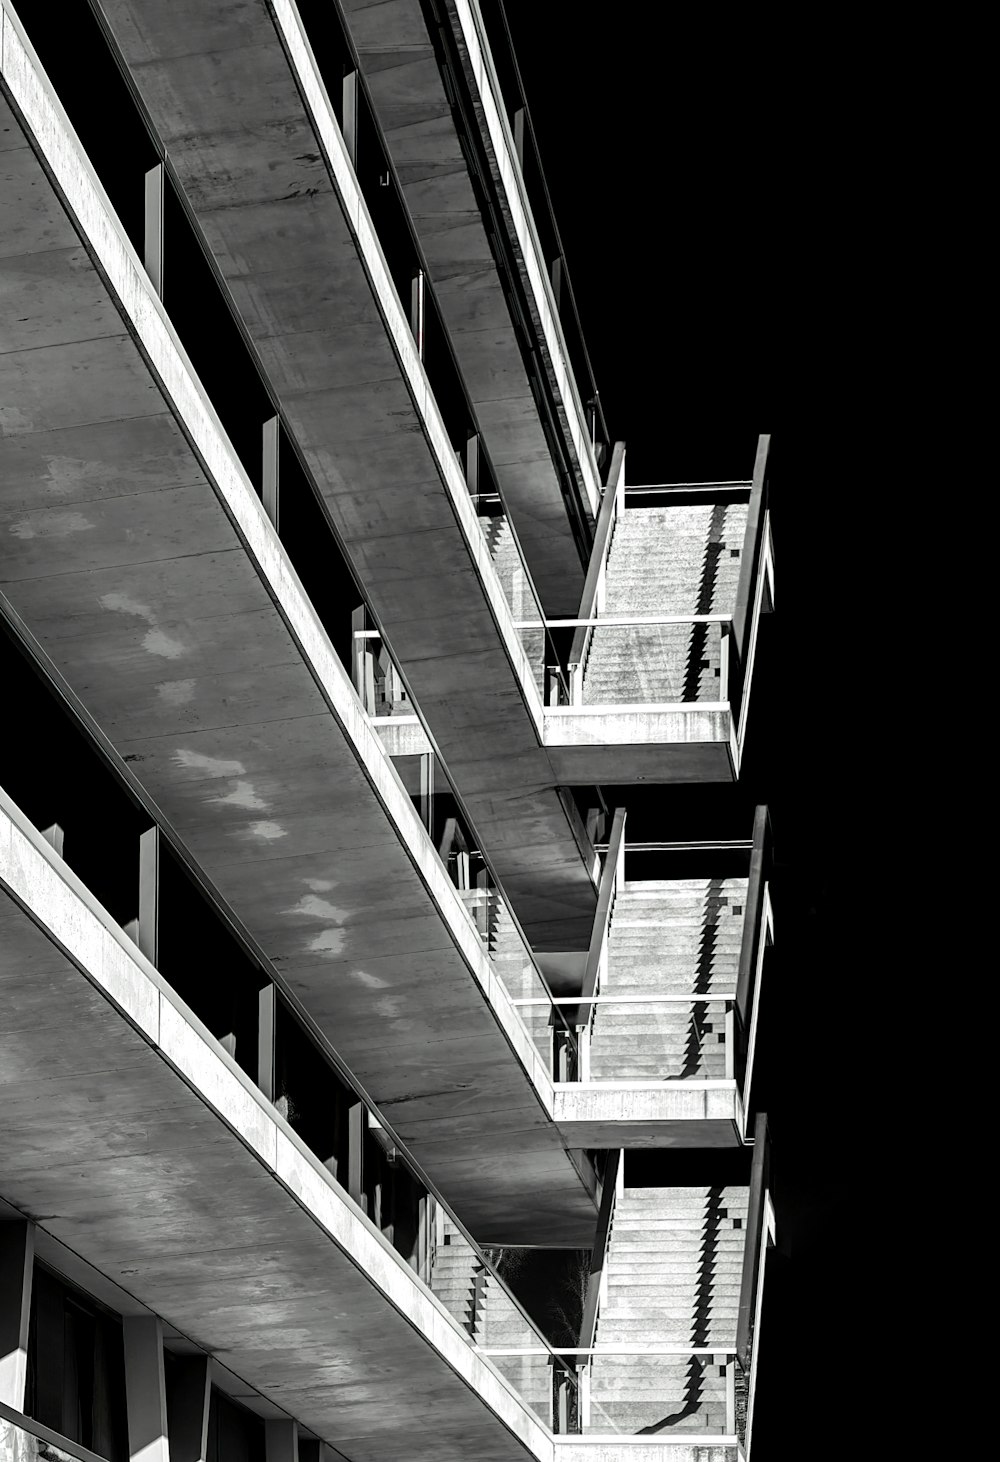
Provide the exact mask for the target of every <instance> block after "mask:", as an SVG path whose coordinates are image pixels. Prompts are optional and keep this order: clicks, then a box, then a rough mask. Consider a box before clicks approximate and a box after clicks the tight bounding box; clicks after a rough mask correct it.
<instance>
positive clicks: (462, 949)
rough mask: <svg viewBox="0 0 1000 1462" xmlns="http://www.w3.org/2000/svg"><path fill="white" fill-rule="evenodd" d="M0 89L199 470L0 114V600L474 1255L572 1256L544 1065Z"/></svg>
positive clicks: (107, 265) (129, 291) (72, 164)
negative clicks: (3, 301)
mask: <svg viewBox="0 0 1000 1462" xmlns="http://www.w3.org/2000/svg"><path fill="white" fill-rule="evenodd" d="M3 74H4V77H5V79H6V80H7V81H8V82H9V83H10V84H11V85H12V86H14V87H16V88H17V89H18V91H19V94H20V96H21V97H22V101H23V104H24V105H25V106H28V105H30V106H31V107H32V108H33V111H34V113H35V115H34V122H33V125H34V126H35V127H36V129H37V132H38V133H39V134H40V140H41V142H42V145H43V146H44V147H45V149H46V153H47V155H48V156H49V157H50V158H51V159H52V162H53V166H55V167H56V168H57V170H58V171H59V175H60V178H61V182H62V184H63V186H64V187H65V190H66V193H67V198H68V201H69V204H70V206H71V207H73V209H74V212H75V215H76V216H77V217H78V218H79V219H80V221H81V227H82V229H83V231H84V232H85V233H86V234H88V235H89V236H90V237H93V238H95V239H97V240H98V241H99V244H100V248H101V251H102V253H101V259H102V267H103V268H104V269H105V270H106V272H107V275H108V277H109V279H110V280H111V282H112V285H113V287H114V289H115V292H116V294H117V295H118V297H119V298H120V299H122V300H123V302H124V304H125V307H126V312H127V314H128V316H129V318H130V320H132V321H135V322H138V324H137V325H134V326H133V328H135V329H137V331H138V333H139V334H140V335H141V338H142V343H143V349H144V350H145V351H146V352H147V355H148V358H149V359H150V361H151V362H152V363H153V366H154V368H155V370H156V372H157V375H158V376H159V378H160V379H161V380H163V381H165V382H167V383H168V388H169V394H170V400H171V401H172V402H173V403H174V404H175V405H176V406H177V407H178V409H179V410H181V411H182V412H183V414H184V419H185V423H186V425H187V428H188V430H189V431H190V432H191V434H192V436H193V438H194V440H195V442H196V444H197V447H198V452H199V453H200V456H201V459H202V461H204V462H205V463H206V464H207V465H208V467H209V469H210V471H211V474H212V476H211V478H210V479H209V478H208V477H206V474H205V472H204V471H203V470H202V468H201V467H200V466H199V462H198V459H197V457H196V456H195V454H194V452H193V451H192V449H191V447H190V446H189V445H188V442H187V440H186V439H185V436H184V434H183V433H182V431H181V429H180V427H179V425H178V423H177V421H176V420H175V417H174V415H173V414H172V413H171V411H170V410H169V409H168V407H167V403H166V401H165V399H164V396H163V395H162V394H161V392H160V390H159V389H158V386H157V381H156V378H155V377H154V376H153V375H152V374H151V373H150V369H149V368H148V366H147V364H146V362H145V361H144V359H143V356H142V355H141V354H140V352H139V349H138V348H137V345H136V343H135V341H134V340H133V338H132V335H131V334H130V331H129V329H127V328H126V325H125V323H124V320H123V318H122V315H121V314H119V312H118V310H117V309H116V308H115V306H114V304H113V302H112V298H111V296H110V295H109V293H108V290H107V287H106V286H105V284H104V283H103V282H102V280H101V277H100V276H99V274H98V272H97V270H96V269H95V267H94V265H93V264H92V262H91V260H90V258H89V257H88V255H87V253H86V252H85V251H84V250H83V249H82V247H81V245H80V242H79V238H78V237H77V235H76V233H75V231H74V229H73V227H72V226H71V224H70V221H69V218H68V217H67V215H66V213H65V212H64V211H63V209H62V207H61V205H60V203H59V201H58V199H57V197H56V194H55V192H54V191H53V188H52V186H51V184H50V183H49V181H48V179H47V178H46V175H45V173H44V172H43V171H42V168H41V166H40V164H39V162H38V161H37V158H36V156H35V154H34V152H33V151H32V150H31V149H30V148H29V147H28V145H27V142H26V139H25V137H24V134H23V133H22V132H21V131H20V128H19V126H18V124H17V123H16V121H15V120H14V118H13V116H12V114H11V113H10V111H9V109H8V108H7V107H6V106H5V105H4V106H3V110H2V115H0V138H2V139H3V148H4V150H3V151H2V152H0V166H2V168H3V174H4V182H3V190H4V194H5V199H6V201H7V203H8V209H7V212H6V215H5V220H6V221H5V223H4V225H3V231H2V233H0V259H2V265H3V273H4V277H5V279H6V280H7V281H8V283H9V294H8V300H7V308H6V315H5V326H6V334H5V339H4V342H3V344H4V345H5V347H6V350H5V351H4V352H3V353H0V417H2V424H3V428H4V435H3V437H2V438H0V543H2V544H3V554H2V575H3V580H2V582H3V592H4V594H5V595H6V596H7V597H8V598H9V600H10V601H11V602H12V604H13V606H14V608H15V609H16V610H17V612H18V613H19V614H20V615H21V616H22V618H23V619H24V620H25V621H26V623H27V624H28V627H29V628H30V629H31V631H32V632H33V633H34V635H35V636H36V638H37V639H38V640H39V642H40V643H41V645H42V647H43V648H44V650H45V651H46V653H47V654H48V655H49V656H50V657H51V659H52V660H53V661H54V663H55V665H56V667H57V669H58V670H59V671H60V672H61V673H62V674H63V675H64V676H65V678H66V680H67V681H68V683H69V685H70V687H71V688H72V689H73V690H74V691H75V692H76V693H77V694H78V695H79V697H80V698H81V700H82V701H83V702H84V704H85V705H86V707H87V709H88V710H89V711H90V713H91V714H92V715H93V716H94V717H95V719H96V720H97V722H98V724H99V725H100V726H101V728H102V729H103V731H104V732H105V733H106V735H107V736H108V737H109V739H110V740H111V742H112V743H113V745H114V746H115V747H116V749H117V750H118V751H119V752H120V754H121V755H122V756H124V757H126V758H127V759H128V760H129V762H130V763H131V766H132V769H133V771H134V772H135V773H136V774H137V775H138V776H139V778H140V780H141V781H142V783H143V784H144V786H145V787H146V788H147V789H148V791H149V793H150V795H151V796H152V798H153V799H154V801H155V802H156V803H157V805H158V806H159V807H160V809H162V812H163V815H164V817H165V819H166V821H167V822H168V823H169V824H170V825H171V826H172V827H173V828H174V829H175V830H176V832H177V834H178V835H179V836H180V838H181V840H182V841H183V842H184V843H185V844H186V845H187V847H188V848H189V849H190V850H191V852H192V854H193V855H194V857H195V858H196V859H197V861H198V862H199V863H200V865H201V866H202V868H203V869H204V870H205V872H206V874H207V876H208V877H209V879H210V880H211V881H212V882H213V883H214V885H215V887H216V888H217V889H218V890H219V891H220V892H221V895H222V897H223V898H224V899H226V900H227V901H228V903H229V904H230V905H231V906H232V907H233V909H234V910H235V911H236V915H237V917H238V918H240V919H242V921H243V922H244V924H245V925H246V927H247V928H248V929H249V931H250V933H251V934H252V935H253V937H254V938H255V939H256V940H257V942H258V944H259V945H260V946H261V948H262V949H263V950H264V951H265V953H266V954H267V956H268V957H269V958H270V959H271V960H272V962H273V964H274V966H275V968H276V969H277V970H278V972H279V973H280V976H281V978H282V979H283V980H284V982H285V983H286V985H287V986H288V988H289V989H290V990H291V991H292V992H293V993H294V994H295V995H296V996H298V997H299V998H300V999H301V1000H302V1002H303V1004H304V1005H305V1006H306V1008H307V1009H308V1010H309V1012H310V1014H311V1015H312V1016H313V1018H314V1019H315V1020H316V1021H317V1023H318V1024H319V1025H320V1027H321V1028H322V1029H323V1030H324V1032H325V1033H326V1034H327V1036H328V1037H329V1039H330V1040H331V1043H332V1044H333V1045H334V1046H335V1048H336V1049H337V1050H338V1051H339V1053H340V1054H341V1056H342V1057H343V1059H344V1060H345V1061H346V1062H347V1064H348V1065H349V1067H350V1068H351V1069H352V1070H353V1071H354V1072H355V1073H356V1075H357V1076H358V1078H359V1079H360V1080H361V1081H362V1082H363V1083H364V1085H365V1087H366V1089H367V1090H368V1091H369V1092H370V1093H371V1094H372V1096H373V1098H374V1099H375V1100H376V1101H378V1102H379V1103H380V1104H381V1105H382V1107H383V1109H384V1110H385V1112H386V1115H387V1117H388V1118H389V1120H390V1121H391V1122H392V1124H393V1125H394V1126H395V1128H396V1129H397V1131H398V1134H399V1136H400V1139H401V1140H402V1141H404V1142H405V1143H407V1144H408V1145H409V1146H410V1148H411V1150H412V1151H413V1153H414V1156H415V1157H416V1158H417V1160H418V1161H419V1162H421V1163H423V1164H424V1166H425V1167H426V1169H427V1171H428V1172H429V1175H430V1177H431V1179H432V1181H434V1182H436V1183H437V1184H438V1185H439V1186H440V1188H441V1189H442V1191H444V1192H445V1194H452V1195H453V1196H454V1199H455V1206H456V1208H457V1210H458V1213H459V1216H460V1217H461V1218H462V1219H463V1220H464V1221H465V1222H466V1223H467V1225H468V1226H469V1227H470V1228H471V1229H472V1231H473V1232H474V1233H475V1234H476V1235H477V1236H478V1237H482V1238H484V1239H486V1238H491V1237H492V1238H495V1239H497V1240H498V1241H506V1242H512V1243H513V1242H526V1243H533V1242H542V1243H568V1244H574V1245H575V1244H579V1245H586V1244H587V1243H589V1242H590V1237H591V1235H592V1232H593V1224H594V1205H593V1200H592V1197H591V1195H590V1194H589V1193H588V1192H586V1191H585V1189H584V1186H583V1183H582V1182H581V1180H580V1178H579V1176H578V1174H577V1172H576V1170H575V1168H574V1167H573V1165H572V1163H571V1161H570V1159H569V1158H568V1156H567V1155H566V1153H565V1151H564V1150H563V1147H562V1144H561V1142H560V1139H559V1136H558V1134H557V1133H556V1131H555V1129H554V1128H553V1127H552V1124H551V1122H550V1120H549V1117H548V1114H547V1111H546V1109H545V1106H544V1097H543V1093H544V1089H545V1084H546V1082H547V1079H548V1078H547V1075H546V1073H545V1072H544V1071H543V1070H542V1069H541V1061H540V1059H539V1058H538V1056H537V1054H536V1053H535V1051H534V1048H533V1047H532V1046H531V1043H530V1041H529V1039H528V1036H527V1033H526V1032H525V1030H524V1027H523V1025H522V1024H521V1023H520V1021H519V1020H518V1019H517V1018H516V1017H514V1016H513V1012H512V1011H511V1009H510V1006H509V1002H508V1001H507V1000H506V996H505V994H504V992H503V990H502V987H501V986H500V984H499V981H497V980H496V978H495V976H494V974H493V972H492V969H491V967H490V965H489V961H488V960H487V958H486V956H485V954H484V952H483V950H482V946H481V944H480V942H479V939H478V936H477V935H476V933H475V931H474V930H473V928H472V925H471V923H470V922H469V920H468V917H467V915H466V913H465V911H464V909H463V908H462V906H461V903H460V902H459V900H458V897H457V895H456V893H455V891H454V889H453V888H452V886H451V884H450V883H449V881H448V878H447V875H446V873H445V872H444V869H443V868H442V867H441V864H440V862H439V860H438V859H437V856H436V854H435V852H434V850H433V848H432V847H431V845H430V843H429V841H428V839H427V837H426V835H425V833H424V832H423V829H422V828H421V826H420V823H419V819H418V818H417V816H416V813H415V812H414V810H413V807H412V805H411V803H410V800H409V798H408V797H407V795H406V793H405V791H404V789H403V788H402V786H401V784H400V783H399V780H398V778H396V777H395V775H394V773H393V771H392V768H391V763H390V762H389V760H388V758H387V757H386V756H385V755H384V753H383V752H382V749H381V746H380V745H379V742H378V738H377V735H376V733H375V732H374V731H373V730H372V729H371V727H370V725H369V723H368V721H367V719H366V718H365V716H364V714H363V713H362V711H361V708H360V705H359V703H358V702H357V699H356V697H355V695H354V692H353V689H352V687H351V685H350V682H349V679H348V677H347V675H346V672H345V671H344V669H343V667H342V666H341V665H340V662H339V661H338V660H337V658H336V656H335V654H334V653H333V650H332V648H331V647H330V644H329V641H328V640H327V639H326V637H325V635H324V634H323V631H322V628H321V626H320V625H319V622H318V621H317V620H316V618H315V615H314V614H313V612H312V610H311V607H310V606H309V604H308V601H307V600H306V599H305V596H304V595H303V593H302V591H301V588H300V587H299V585H298V582H297V580H296V578H295V575H294V572H293V571H292V569H291V567H290V565H289V563H288V560H287V557H286V556H285V554H284V552H283V550H282V549H281V546H280V544H279V542H278V540H277V538H276V536H275V535H274V533H273V531H272V529H271V527H270V525H269V523H268V522H267V519H266V517H265V515H264V513H263V510H262V509H261V506H260V503H259V501H258V499H257V498H256V496H255V494H254V493H253V490H252V488H251V487H250V485H249V483H248V481H247V479H246V478H245V476H244V475H243V474H242V471H241V469H240V468H239V466H238V464H237V462H236V459H235V456H234V455H233V453H232V450H231V448H230V447H229V446H228V443H227V441H226V439H225V437H224V435H223V434H222V432H221V429H220V428H219V426H218V423H217V421H216V419H215V417H214V415H213V413H212V411H211V408H210V406H209V405H208V403H207V402H206V401H205V400H204V398H203V397H202V396H201V395H200V394H199V393H200V388H199V387H198V386H197V383H196V382H195V381H194V378H193V377H192V376H191V375H190V372H189V371H188V369H187V367H186V364H185V361H184V359H183V356H182V355H180V354H179V353H178V351H177V348H176V344H175V343H174V341H173V337H172V335H171V333H170V331H169V327H168V325H167V324H166V320H165V317H164V315H163V313H162V310H161V309H160V307H159V305H158V303H157V302H156V301H155V300H154V299H152V297H151V296H150V294H149V292H148V284H147V283H146V282H145V275H144V274H143V272H142V270H141V268H139V266H138V264H137V261H136V259H135V256H134V253H133V252H132V251H131V250H130V248H129V247H128V246H127V244H126V243H125V241H124V239H123V237H122V236H120V235H119V234H118V233H117V232H116V231H115V229H114V227H113V226H112V224H111V222H110V220H109V218H108V216H107V214H106V213H105V212H104V211H103V210H104V206H105V205H104V204H103V203H102V201H101V195H100V194H99V193H98V191H96V189H95V185H94V184H93V182H92V181H91V180H90V178H89V175H88V173H87V169H86V166H85V165H84V163H83V162H82V161H81V160H80V159H79V158H78V157H77V155H76V154H75V153H74V150H73V143H72V139H71V138H70V137H69V134H68V133H67V132H66V129H65V127H64V126H63V124H62V122H61V121H60V118H59V116H58V114H57V113H56V112H55V111H52V109H51V108H49V109H48V110H46V105H47V104H46V103H45V98H44V93H43V92H42V91H40V90H39V89H38V88H37V85H36V83H35V80H34V78H33V76H32V74H31V67H30V62H29V58H27V57H26V55H25V54H24V53H23V52H21V51H20V50H19V47H18V43H17V37H16V34H15V33H14V31H13V28H12V27H11V25H10V23H9V22H8V21H6V20H5V27H4V39H3ZM425 1141H426V1143H427V1147H426V1161H425V1149H424V1147H423V1144H424V1142H425ZM486 1152H488V1153H489V1154H490V1158H491V1160H490V1161H488V1162H487V1161H484V1158H483V1154H484V1153H486ZM505 1230H506V1232H504V1231H505Z"/></svg>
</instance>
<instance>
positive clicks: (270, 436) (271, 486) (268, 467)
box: [261, 416, 281, 533]
mask: <svg viewBox="0 0 1000 1462" xmlns="http://www.w3.org/2000/svg"><path fill="white" fill-rule="evenodd" d="M279 426H280V423H279V421H278V418H277V417H276V416H272V417H271V418H270V420H269V421H265V423H264V461H263V473H262V476H261V500H262V501H263V504H264V511H265V513H266V514H267V516H268V517H269V518H270V520H271V525H272V527H273V528H274V531H275V533H280V531H281V530H280V527H279V519H278V443H279V441H280V437H281V434H280V431H279Z"/></svg>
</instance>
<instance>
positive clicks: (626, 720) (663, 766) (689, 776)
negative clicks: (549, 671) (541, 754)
mask: <svg viewBox="0 0 1000 1462" xmlns="http://www.w3.org/2000/svg"><path fill="white" fill-rule="evenodd" d="M544 734H545V749H546V751H547V752H548V755H549V764H550V765H551V767H552V773H553V775H554V776H555V777H556V778H557V779H558V780H559V781H560V782H564V783H567V784H573V783H577V784H579V783H586V782H606V781H609V780H612V779H613V780H614V781H615V782H620V783H627V782H645V781H648V782H731V781H734V780H735V776H736V772H735V770H734V760H733V742H734V735H733V726H732V715H731V713H730V710H729V707H728V705H719V706H705V705H695V706H690V707H686V706H558V707H548V708H546V711H545V732H544Z"/></svg>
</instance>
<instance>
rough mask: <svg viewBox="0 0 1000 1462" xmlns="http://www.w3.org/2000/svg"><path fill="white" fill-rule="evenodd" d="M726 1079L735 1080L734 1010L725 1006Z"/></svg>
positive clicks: (730, 1006)
mask: <svg viewBox="0 0 1000 1462" xmlns="http://www.w3.org/2000/svg"><path fill="white" fill-rule="evenodd" d="M726 1080H727V1081H735V1080H736V1012H735V1010H734V1009H733V1007H732V1005H727V1006H726Z"/></svg>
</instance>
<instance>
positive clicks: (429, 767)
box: [420, 751, 434, 837]
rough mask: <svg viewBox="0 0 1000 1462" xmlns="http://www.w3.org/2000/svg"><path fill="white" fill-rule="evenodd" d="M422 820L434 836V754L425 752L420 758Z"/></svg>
mask: <svg viewBox="0 0 1000 1462" xmlns="http://www.w3.org/2000/svg"><path fill="white" fill-rule="evenodd" d="M420 820H421V822H422V823H423V825H424V827H425V828H426V829H427V831H428V832H429V833H430V834H431V836H432V837H433V835H434V753H433V751H425V752H423V753H422V754H421V757H420Z"/></svg>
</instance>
